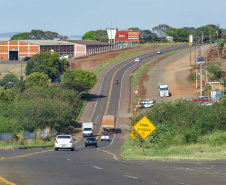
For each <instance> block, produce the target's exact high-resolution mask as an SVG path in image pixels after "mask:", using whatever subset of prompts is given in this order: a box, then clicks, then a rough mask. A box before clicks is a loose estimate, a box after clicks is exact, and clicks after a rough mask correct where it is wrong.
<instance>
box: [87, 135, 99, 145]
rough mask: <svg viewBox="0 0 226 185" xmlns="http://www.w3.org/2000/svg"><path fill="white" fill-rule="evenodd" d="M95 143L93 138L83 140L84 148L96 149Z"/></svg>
mask: <svg viewBox="0 0 226 185" xmlns="http://www.w3.org/2000/svg"><path fill="white" fill-rule="evenodd" d="M97 141H98V140H96V138H95V137H87V138H86V140H85V147H87V146H95V147H96V148H97Z"/></svg>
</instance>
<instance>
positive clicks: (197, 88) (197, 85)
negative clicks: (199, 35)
mask: <svg viewBox="0 0 226 185" xmlns="http://www.w3.org/2000/svg"><path fill="white" fill-rule="evenodd" d="M195 66H196V74H195V76H196V78H195V81H196V89H198V87H197V86H198V84H197V78H198V71H197V57H196V45H195Z"/></svg>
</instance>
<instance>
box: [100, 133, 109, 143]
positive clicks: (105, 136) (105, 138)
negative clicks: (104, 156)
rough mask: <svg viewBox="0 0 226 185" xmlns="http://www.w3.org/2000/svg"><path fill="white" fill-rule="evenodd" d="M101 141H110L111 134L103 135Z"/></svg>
mask: <svg viewBox="0 0 226 185" xmlns="http://www.w3.org/2000/svg"><path fill="white" fill-rule="evenodd" d="M100 140H101V141H103V140H107V141H110V135H109V133H105V132H103V133H102V134H101V137H100Z"/></svg>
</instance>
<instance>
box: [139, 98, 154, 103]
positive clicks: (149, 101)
mask: <svg viewBox="0 0 226 185" xmlns="http://www.w3.org/2000/svg"><path fill="white" fill-rule="evenodd" d="M141 103H156V100H150V99H146V100H144V101H142V102H141Z"/></svg>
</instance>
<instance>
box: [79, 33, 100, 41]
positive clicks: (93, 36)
mask: <svg viewBox="0 0 226 185" xmlns="http://www.w3.org/2000/svg"><path fill="white" fill-rule="evenodd" d="M82 40H97V32H96V31H89V32H87V33H85V34H84V35H83V37H82Z"/></svg>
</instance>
